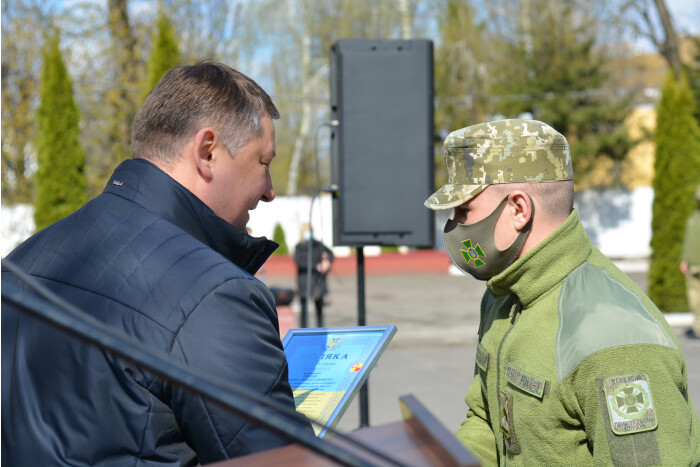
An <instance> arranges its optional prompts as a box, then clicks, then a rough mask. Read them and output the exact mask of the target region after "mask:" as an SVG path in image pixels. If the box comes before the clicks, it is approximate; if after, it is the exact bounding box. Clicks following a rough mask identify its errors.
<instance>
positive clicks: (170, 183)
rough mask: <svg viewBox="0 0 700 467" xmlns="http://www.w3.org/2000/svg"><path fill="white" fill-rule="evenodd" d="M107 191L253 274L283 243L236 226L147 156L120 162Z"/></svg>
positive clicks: (105, 190) (108, 183)
mask: <svg viewBox="0 0 700 467" xmlns="http://www.w3.org/2000/svg"><path fill="white" fill-rule="evenodd" d="M104 192H105V193H112V194H115V195H117V196H120V197H122V198H126V199H129V200H131V201H133V202H135V203H137V204H139V205H141V206H142V207H144V208H145V209H148V210H149V211H151V212H153V213H154V214H157V215H158V216H161V217H162V218H163V219H165V220H167V221H169V222H171V223H173V224H175V225H176V226H178V227H180V228H181V229H182V230H184V231H185V232H187V233H188V234H190V235H192V236H193V237H194V238H196V239H197V240H199V241H200V242H202V243H204V244H205V245H207V246H209V247H210V248H212V249H213V250H215V251H217V252H218V253H220V254H222V255H223V256H225V257H226V258H227V259H228V260H230V261H231V262H232V263H234V264H236V265H237V266H239V267H240V268H242V269H244V270H246V271H247V272H249V273H250V274H255V273H256V272H257V270H258V269H260V267H261V266H262V265H263V263H265V261H267V259H268V258H269V257H270V255H271V254H272V252H273V251H275V249H277V247H278V246H279V245H278V244H277V243H275V242H272V241H270V240H268V239H266V238H264V237H261V238H254V237H251V236H250V235H248V234H247V233H246V232H241V231H240V230H238V229H236V228H235V227H233V226H232V225H231V224H229V223H228V222H226V221H225V220H223V219H222V218H220V217H218V216H217V215H216V214H214V211H212V210H211V209H210V208H209V207H208V206H207V205H206V204H204V203H203V202H202V201H201V200H200V199H199V198H197V197H196V196H195V195H194V194H192V192H190V191H189V190H188V189H187V188H185V187H184V186H182V185H180V184H179V183H178V182H176V181H175V180H174V179H173V178H171V177H170V176H169V175H168V174H166V173H165V172H163V171H162V170H161V169H159V168H158V167H156V166H155V165H154V164H153V163H151V162H149V161H147V160H145V159H129V160H126V161H124V162H122V163H121V164H119V166H118V167H117V168H116V170H115V171H114V173H113V174H112V177H111V178H110V179H109V181H108V182H107V186H106V187H105V189H104Z"/></svg>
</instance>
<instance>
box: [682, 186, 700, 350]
mask: <svg viewBox="0 0 700 467" xmlns="http://www.w3.org/2000/svg"><path fill="white" fill-rule="evenodd" d="M695 201H697V203H698V205H697V209H696V210H695V212H693V214H691V216H690V217H689V218H688V221H687V222H686V224H685V239H684V241H683V252H682V253H681V271H682V272H683V274H685V288H686V292H687V294H688V305H689V306H690V311H692V312H693V315H694V317H695V321H694V322H693V328H692V329H691V330H690V333H689V334H690V335H691V336H692V337H695V338H696V339H700V186H699V187H698V188H697V189H696V190H695Z"/></svg>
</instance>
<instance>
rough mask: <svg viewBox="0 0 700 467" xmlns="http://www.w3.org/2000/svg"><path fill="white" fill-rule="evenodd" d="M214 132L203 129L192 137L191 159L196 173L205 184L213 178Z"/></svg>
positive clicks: (208, 128)
mask: <svg viewBox="0 0 700 467" xmlns="http://www.w3.org/2000/svg"><path fill="white" fill-rule="evenodd" d="M216 139H217V136H216V132H215V131H214V129H213V128H210V127H205V128H202V129H201V130H199V131H198V132H197V134H196V135H195V136H194V146H193V148H192V157H193V158H194V163H195V165H196V166H197V171H198V172H199V174H200V175H201V177H202V178H203V179H204V180H206V181H207V182H210V181H212V179H213V178H214V171H213V168H214V163H215V162H216V161H215V155H214V147H215V146H216V144H217V141H216Z"/></svg>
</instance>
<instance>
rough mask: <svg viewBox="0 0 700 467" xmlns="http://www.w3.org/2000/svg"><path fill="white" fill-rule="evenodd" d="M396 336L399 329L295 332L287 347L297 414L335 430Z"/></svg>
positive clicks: (320, 431)
mask: <svg viewBox="0 0 700 467" xmlns="http://www.w3.org/2000/svg"><path fill="white" fill-rule="evenodd" d="M394 334H396V326H393V325H391V326H354V327H342V328H304V329H290V330H289V332H287V334H286V336H285V337H284V340H283V341H282V345H283V346H284V352H285V354H286V355H287V364H288V366H289V384H290V385H291V386H292V391H293V392H294V403H295V405H296V408H297V411H299V412H301V413H303V414H304V415H306V416H307V417H309V418H310V419H312V420H316V421H317V422H318V423H319V425H316V424H315V425H314V430H315V431H316V435H317V436H318V437H319V438H322V437H323V436H324V435H325V434H326V430H327V428H333V427H334V426H335V425H336V424H337V423H338V421H339V420H340V417H341V416H342V415H343V413H344V412H345V410H346V409H347V408H348V406H349V405H350V402H351V401H352V399H353V397H355V394H356V393H357V392H358V391H359V389H360V388H361V387H362V384H363V383H364V382H365V381H366V380H367V377H368V376H369V372H370V371H371V370H372V368H374V365H375V364H376V363H377V360H379V357H380V356H381V355H382V353H383V352H384V349H385V348H386V346H387V345H388V344H389V342H390V341H391V339H392V337H393V336H394Z"/></svg>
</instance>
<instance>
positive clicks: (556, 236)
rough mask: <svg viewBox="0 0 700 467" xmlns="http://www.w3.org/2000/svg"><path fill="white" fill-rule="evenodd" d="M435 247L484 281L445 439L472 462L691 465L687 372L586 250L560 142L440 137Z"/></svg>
mask: <svg viewBox="0 0 700 467" xmlns="http://www.w3.org/2000/svg"><path fill="white" fill-rule="evenodd" d="M445 148H446V154H445V162H446V165H447V170H448V173H449V180H448V182H447V184H445V185H444V186H443V187H442V188H440V189H439V190H438V191H437V192H436V193H434V194H433V195H432V196H431V197H430V198H428V200H427V201H426V202H425V204H426V206H427V207H428V208H431V209H436V210H440V209H454V217H453V219H450V220H449V221H447V224H446V225H445V231H444V240H445V247H446V249H447V251H448V254H449V255H450V258H451V260H452V262H453V263H454V264H455V265H456V266H457V267H458V268H459V269H461V270H462V271H463V272H465V273H468V274H471V275H473V276H474V277H476V278H478V279H481V280H485V281H488V282H487V283H486V285H487V291H486V292H485V294H484V296H483V298H482V301H481V323H480V327H479V344H478V347H477V355H476V364H475V377H474V381H473V383H472V385H471V386H470V387H469V388H468V390H467V394H466V396H465V402H466V403H467V405H468V411H467V417H466V419H465V420H464V422H463V423H462V426H461V427H460V428H459V430H458V431H457V438H458V439H459V440H460V441H461V442H462V443H463V444H464V445H465V446H466V447H467V448H468V449H469V450H471V451H472V452H473V453H474V454H475V455H476V456H477V457H478V458H479V460H480V461H481V462H482V464H483V465H506V464H507V465H509V466H519V465H522V466H535V465H592V464H595V465H637V466H641V465H697V464H698V463H699V462H700V431H699V430H700V426H699V425H700V420H698V414H697V412H696V411H695V408H694V407H693V405H692V403H691V401H690V399H689V395H688V390H687V386H688V382H687V374H686V362H685V357H684V355H683V351H682V349H681V346H680V344H679V342H678V340H677V338H676V337H675V334H674V333H673V331H672V330H671V328H670V327H669V325H668V323H667V322H666V320H665V319H664V317H663V316H662V314H661V313H660V312H659V310H658V309H657V307H656V306H655V305H654V304H653V303H652V302H651V300H649V298H648V297H647V296H646V295H645V294H644V293H643V292H642V291H641V290H640V289H639V287H637V286H636V285H635V283H634V282H633V281H632V280H630V279H629V278H628V277H627V276H626V275H625V274H624V273H623V272H621V271H620V270H619V269H618V268H617V267H615V266H614V265H613V263H612V262H611V261H610V260H609V259H608V258H606V257H605V256H604V255H603V254H602V253H600V251H598V250H597V249H596V248H595V247H593V245H592V244H591V241H590V239H589V238H588V235H587V234H586V232H585V231H584V229H583V227H582V225H581V222H580V221H579V218H578V215H577V213H576V211H575V210H574V209H573V193H574V187H573V169H572V165H571V155H570V151H569V145H568V143H567V141H566V139H565V138H564V137H563V136H562V135H561V134H559V133H558V132H557V131H555V130H554V129H553V128H551V127H550V126H548V125H546V124H544V123H542V122H538V121H534V120H500V121H496V122H490V123H483V124H479V125H474V126H471V127H467V128H463V129H461V130H457V131H454V132H452V133H450V134H449V135H448V136H447V139H446V140H445Z"/></svg>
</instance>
